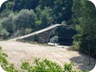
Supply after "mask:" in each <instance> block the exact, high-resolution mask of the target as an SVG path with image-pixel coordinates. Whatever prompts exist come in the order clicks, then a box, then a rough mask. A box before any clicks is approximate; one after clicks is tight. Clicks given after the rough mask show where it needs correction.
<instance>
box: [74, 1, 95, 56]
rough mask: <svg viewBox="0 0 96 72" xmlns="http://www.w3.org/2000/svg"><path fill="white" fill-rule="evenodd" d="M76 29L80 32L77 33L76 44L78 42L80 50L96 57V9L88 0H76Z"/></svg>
mask: <svg viewBox="0 0 96 72" xmlns="http://www.w3.org/2000/svg"><path fill="white" fill-rule="evenodd" d="M73 12H74V15H73V16H74V22H75V29H76V30H77V32H78V34H77V35H75V42H74V43H75V44H78V45H77V46H78V48H79V49H80V51H82V52H84V53H87V54H88V52H89V48H90V52H91V55H92V56H94V57H96V49H95V47H96V45H95V43H96V31H95V28H96V9H95V6H94V5H93V4H92V3H90V2H89V1H87V0H80V1H77V0H74V5H73Z"/></svg>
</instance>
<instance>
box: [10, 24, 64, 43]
mask: <svg viewBox="0 0 96 72" xmlns="http://www.w3.org/2000/svg"><path fill="white" fill-rule="evenodd" d="M64 25H65V24H54V25H51V26H49V27H47V28H44V29H41V30H39V31H35V32H33V33H30V34H27V35H24V36H20V37H16V38H13V39H10V40H9V41H16V40H22V39H26V38H28V39H29V40H33V39H34V38H36V37H37V38H36V41H38V42H40V43H48V41H49V37H50V35H51V34H52V33H53V32H54V31H55V30H56V29H57V28H58V27H60V26H64Z"/></svg>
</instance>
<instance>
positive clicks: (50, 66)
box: [0, 47, 81, 72]
mask: <svg viewBox="0 0 96 72" xmlns="http://www.w3.org/2000/svg"><path fill="white" fill-rule="evenodd" d="M6 57H7V55H6V54H5V53H3V52H2V49H1V47H0V63H1V65H2V67H3V69H4V70H6V71H7V72H81V71H76V70H73V66H74V64H73V63H70V64H64V68H62V67H61V66H60V65H58V64H57V63H55V62H52V61H50V60H47V59H45V60H41V59H35V61H34V64H32V65H31V64H29V63H28V62H23V63H22V65H21V71H19V70H17V69H15V67H14V65H13V64H9V63H8V61H7V60H6Z"/></svg>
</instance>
